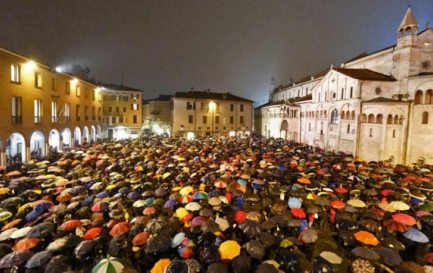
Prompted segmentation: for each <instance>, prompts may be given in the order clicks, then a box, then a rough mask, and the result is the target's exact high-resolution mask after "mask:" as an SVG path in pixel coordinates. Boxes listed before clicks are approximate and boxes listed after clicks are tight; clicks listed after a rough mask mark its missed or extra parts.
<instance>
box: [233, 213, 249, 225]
mask: <svg viewBox="0 0 433 273" xmlns="http://www.w3.org/2000/svg"><path fill="white" fill-rule="evenodd" d="M233 218H234V220H235V222H236V223H238V224H239V223H242V222H243V221H245V220H246V219H247V213H246V212H245V211H243V210H238V211H236V212H235V214H234V216H233Z"/></svg>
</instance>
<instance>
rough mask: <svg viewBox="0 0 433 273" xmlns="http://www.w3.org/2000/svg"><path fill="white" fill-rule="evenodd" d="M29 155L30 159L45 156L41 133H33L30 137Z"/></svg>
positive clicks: (43, 140)
mask: <svg viewBox="0 0 433 273" xmlns="http://www.w3.org/2000/svg"><path fill="white" fill-rule="evenodd" d="M30 153H31V155H30V157H31V158H38V157H41V156H44V155H45V137H44V134H42V132H41V131H34V132H33V134H32V136H31V137H30Z"/></svg>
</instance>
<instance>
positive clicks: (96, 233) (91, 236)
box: [83, 227, 102, 240]
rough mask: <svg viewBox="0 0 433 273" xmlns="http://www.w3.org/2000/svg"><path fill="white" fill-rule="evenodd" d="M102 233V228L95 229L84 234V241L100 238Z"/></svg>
mask: <svg viewBox="0 0 433 273" xmlns="http://www.w3.org/2000/svg"><path fill="white" fill-rule="evenodd" d="M101 232H102V228H100V227H93V228H91V229H89V230H87V231H86V233H84V235H83V239H84V240H92V239H94V238H96V237H98V236H99V234H101Z"/></svg>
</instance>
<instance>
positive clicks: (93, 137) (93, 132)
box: [90, 125, 96, 142]
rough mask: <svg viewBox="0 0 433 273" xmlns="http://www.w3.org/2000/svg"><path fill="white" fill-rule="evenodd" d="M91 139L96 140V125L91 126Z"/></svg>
mask: <svg viewBox="0 0 433 273" xmlns="http://www.w3.org/2000/svg"><path fill="white" fill-rule="evenodd" d="M90 140H91V141H92V142H95V141H96V128H95V126H94V125H92V126H90Z"/></svg>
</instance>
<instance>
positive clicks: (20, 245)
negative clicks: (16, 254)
mask: <svg viewBox="0 0 433 273" xmlns="http://www.w3.org/2000/svg"><path fill="white" fill-rule="evenodd" d="M40 240H41V239H39V238H24V239H21V240H19V241H18V242H17V243H16V244H15V246H14V247H13V250H14V251H24V250H29V249H31V248H34V247H35V246H36V245H37V244H38V243H39V242H40Z"/></svg>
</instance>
